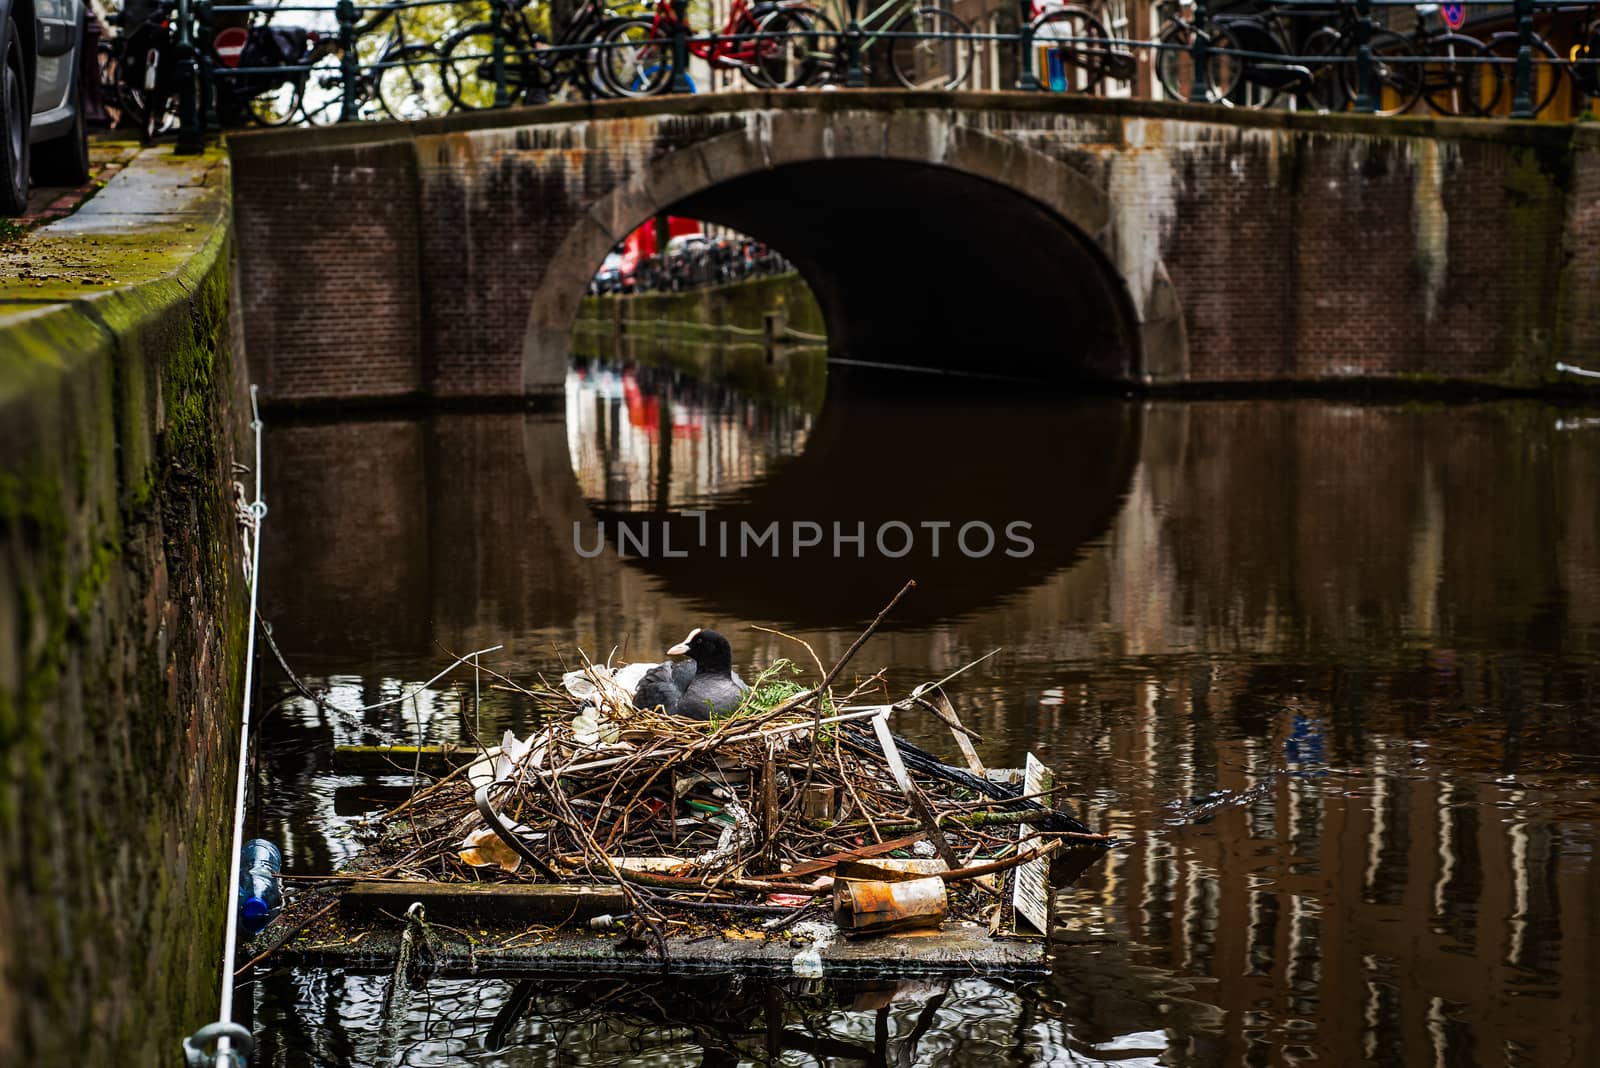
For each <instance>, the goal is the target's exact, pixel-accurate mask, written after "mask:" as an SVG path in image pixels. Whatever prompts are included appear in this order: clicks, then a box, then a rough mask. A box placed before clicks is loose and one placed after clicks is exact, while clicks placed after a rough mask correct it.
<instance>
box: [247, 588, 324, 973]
mask: <svg viewBox="0 0 1600 1068" xmlns="http://www.w3.org/2000/svg"><path fill="white" fill-rule="evenodd" d="M256 620H257V621H258V622H259V623H260V624H261V636H262V637H263V638H265V639H267V648H268V649H271V650H272V655H273V656H274V657H275V658H276V659H277V661H278V666H279V667H280V668H282V669H283V673H284V674H285V675H287V676H288V677H289V682H290V683H291V684H293V686H294V688H295V689H296V690H299V691H300V696H302V697H304V698H305V699H306V700H308V701H311V702H312V703H314V704H315V705H316V706H317V707H318V708H326V707H327V705H328V701H327V698H325V697H324V696H323V695H321V694H319V693H314V692H313V691H312V689H311V687H309V686H307V685H306V684H305V683H304V682H302V681H300V676H299V675H296V674H295V673H294V671H293V670H292V669H291V668H290V667H289V662H288V661H287V660H285V659H284V658H283V653H282V652H280V651H279V649H278V643H277V641H276V640H275V639H274V638H273V637H272V624H271V623H268V622H267V621H266V619H265V618H263V617H262V615H261V613H260V612H257V613H256ZM247 967H248V965H247Z"/></svg>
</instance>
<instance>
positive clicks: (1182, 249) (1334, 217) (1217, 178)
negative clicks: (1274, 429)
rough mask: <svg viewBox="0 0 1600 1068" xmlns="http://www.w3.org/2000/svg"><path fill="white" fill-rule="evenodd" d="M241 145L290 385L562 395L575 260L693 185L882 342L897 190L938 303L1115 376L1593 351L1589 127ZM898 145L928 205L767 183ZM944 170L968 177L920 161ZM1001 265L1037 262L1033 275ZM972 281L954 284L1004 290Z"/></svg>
mask: <svg viewBox="0 0 1600 1068" xmlns="http://www.w3.org/2000/svg"><path fill="white" fill-rule="evenodd" d="M230 147H231V149H232V152H233V155H234V171H233V173H234V182H235V221H236V225H237V232H238V242H239V250H240V255H239V271H240V280H241V282H242V286H241V288H242V292H243V293H244V299H245V309H244V310H245V323H246V344H247V346H248V350H249V352H250V355H251V360H252V364H253V365H254V366H256V367H257V368H258V369H259V371H258V373H261V374H264V376H265V380H266V387H267V391H268V394H269V396H270V397H271V398H272V399H273V400H275V401H279V402H317V401H343V400H356V399H373V398H401V397H414V396H431V397H465V396H516V395H521V394H523V393H525V392H540V391H546V390H552V389H555V388H558V387H559V382H560V376H561V373H562V369H563V368H564V365H565V357H566V340H567V336H568V330H569V328H570V324H571V322H572V319H573V316H575V314H576V312H577V306H578V300H579V297H580V296H581V293H582V289H583V286H584V284H585V282H586V280H587V277H588V276H589V274H590V273H592V271H593V269H594V268H595V267H596V266H597V265H598V263H599V260H600V259H601V257H602V256H603V255H604V253H605V251H606V250H607V248H609V247H610V245H611V244H612V243H613V242H614V241H615V240H617V239H618V238H619V237H621V236H622V235H623V234H625V233H626V232H627V231H628V230H629V229H631V228H632V227H633V226H634V225H637V224H638V223H640V222H641V221H643V220H644V219H645V218H648V217H649V215H650V214H651V213H653V212H655V211H658V210H663V209H665V208H666V207H668V206H669V205H674V204H684V203H685V202H687V204H688V205H689V206H692V207H694V208H695V210H697V211H699V212H700V213H701V214H702V216H703V217H713V216H717V215H718V213H719V212H720V211H723V209H724V208H725V209H726V212H725V218H726V219H727V220H734V221H737V222H739V223H740V224H741V226H742V227H743V228H744V229H746V230H748V231H749V232H752V233H756V234H758V236H759V235H761V234H762V231H763V230H764V229H771V230H772V232H773V233H778V232H780V231H781V232H783V233H785V234H786V236H787V240H788V242H789V243H791V244H793V245H795V246H796V247H793V248H791V247H789V246H788V244H786V243H781V242H775V243H778V244H779V247H780V248H782V249H783V250H784V251H785V252H790V253H791V254H792V255H793V256H794V258H795V259H796V261H797V262H798V263H800V264H801V266H802V269H803V270H805V272H806V273H807V276H808V279H809V280H810V281H811V282H812V283H813V285H814V286H815V287H817V288H818V292H819V300H820V301H821V303H822V304H823V306H824V311H825V313H829V309H830V307H832V308H833V309H834V312H833V313H832V314H830V334H831V335H833V339H834V343H835V345H836V347H848V346H847V345H846V344H845V343H844V342H842V341H841V340H840V339H841V338H843V337H866V336H868V334H867V333H866V332H865V328H864V327H863V326H862V320H865V319H869V318H871V316H872V315H873V314H874V312H873V308H872V305H871V304H870V302H868V303H865V304H863V303H862V298H860V297H859V296H856V297H854V298H852V293H859V291H860V290H861V289H862V288H863V287H862V285H861V284H860V278H861V277H864V276H860V275H851V274H850V273H849V270H850V262H851V261H852V260H855V261H859V260H860V259H861V258H862V251H861V250H862V249H863V248H865V247H867V246H868V245H870V246H872V247H874V248H881V247H883V245H884V243H885V242H884V238H883V235H877V236H873V237H872V238H871V239H870V240H869V239H868V237H867V236H865V235H862V234H860V233H859V232H847V231H845V230H843V229H842V228H845V227H848V226H860V225H861V224H862V220H868V221H870V220H871V219H872V218H874V216H873V215H871V214H870V212H872V211H877V210H879V209H880V207H881V208H882V209H883V210H888V208H889V207H896V208H905V209H906V210H907V211H909V212H910V214H909V215H905V216H903V217H904V218H909V219H918V218H920V219H922V220H923V225H922V226H920V227H917V226H913V227H909V228H903V229H897V230H896V231H895V232H891V233H889V234H888V235H887V238H888V243H889V244H890V245H891V246H894V245H897V244H899V245H904V243H905V242H907V241H911V242H914V241H915V240H918V238H916V237H915V236H914V234H915V233H916V232H925V233H928V234H932V235H934V236H933V238H931V240H938V239H940V237H941V235H942V237H943V238H944V239H946V240H947V241H948V243H950V244H954V245H955V246H957V247H958V248H959V249H961V250H962V254H961V255H958V256H946V257H945V258H944V259H943V260H941V261H939V266H938V267H937V271H936V273H938V274H939V275H941V276H944V275H948V276H950V279H949V281H948V285H949V286H950V287H951V288H950V292H951V293H952V294H954V293H960V292H961V291H962V290H961V287H963V286H972V287H974V288H973V290H972V291H973V292H974V293H978V292H980V290H979V289H978V288H977V287H979V286H980V285H981V284H982V283H983V279H984V278H985V277H995V276H1001V277H1010V278H1014V279H1016V285H1018V286H1021V287H1023V288H1024V289H1026V288H1027V287H1028V286H1030V285H1031V286H1033V287H1035V289H1037V290H1039V291H1037V292H1033V293H1029V294H1025V296H1026V297H1027V301H1028V303H1027V305H1026V306H1030V307H1046V308H1048V307H1050V306H1052V305H1054V306H1055V307H1056V308H1058V309H1061V314H1063V315H1066V314H1069V313H1070V306H1072V305H1075V304H1078V305H1083V306H1084V307H1085V308H1087V309H1088V310H1087V311H1085V312H1083V318H1082V324H1080V328H1079V329H1075V330H1073V331H1065V330H1064V331H1062V333H1063V335H1068V336H1070V335H1072V334H1081V333H1082V332H1083V330H1084V329H1087V328H1088V326H1090V325H1092V324H1095V323H1111V324H1112V325H1111V326H1107V327H1104V329H1103V331H1102V332H1103V334H1104V336H1103V337H1102V338H1101V339H1100V340H1099V341H1098V342H1095V343H1094V344H1098V345H1099V346H1100V348H1099V349H1097V350H1094V351H1086V352H1085V353H1080V354H1078V355H1077V356H1073V355H1071V354H1067V355H1062V356H1060V357H1059V358H1060V359H1063V360H1066V359H1079V360H1080V362H1081V363H1082V365H1083V366H1082V368H1081V369H1083V370H1085V371H1086V372H1088V373H1090V374H1092V375H1095V376H1098V377H1109V378H1112V379H1117V380H1124V381H1129V382H1146V383H1153V384H1185V383H1191V384H1201V383H1233V382H1269V381H1314V380H1328V379H1350V378H1380V379H1382V378H1389V379H1393V378H1405V379H1417V378H1445V379H1457V380H1467V381H1472V382H1479V383H1494V384H1502V385H1514V386H1532V385H1537V384H1539V383H1541V382H1544V381H1548V380H1550V379H1551V378H1552V377H1553V376H1554V375H1555V372H1554V370H1553V364H1554V363H1555V362H1556V361H1557V360H1570V361H1573V362H1579V363H1582V362H1585V361H1590V362H1593V361H1594V360H1595V359H1596V356H1595V354H1596V352H1597V350H1600V251H1597V250H1600V131H1597V130H1591V129H1586V128H1582V127H1553V126H1548V125H1543V124H1539V125H1535V124H1531V123H1521V124H1518V123H1510V122H1495V121H1462V120H1433V121H1431V120H1421V119H1374V118H1368V117H1364V116H1312V115H1295V114H1287V113H1237V112H1233V111H1228V110H1222V109H1213V108H1197V107H1193V106H1184V105H1171V104H1155V103H1148V102H1131V101H1107V100H1096V99H1087V98H1075V97H1048V98H1047V97H1040V96H1022V95H1014V94H989V93H953V94H941V93H926V94H924V93H915V94H912V93H902V92H882V91H860V92H840V93H828V94H772V95H763V94H730V95H721V96H716V97H692V98H682V99H666V100H651V101H628V102H608V103H601V104H596V105H589V106H564V107H546V108H540V109H528V110H515V111H505V112H495V113H487V114H473V115H462V116H452V117H449V118H445V119H439V120H432V121H428V122H422V123H415V124H410V125H401V124H373V125H364V126H360V127H343V128H333V129H327V130H295V131H264V132H258V133H248V134H243V135H238V136H235V137H233V138H231V139H230ZM881 160H890V161H898V163H899V164H901V165H902V166H901V168H900V169H899V170H895V171H892V172H891V177H890V178H888V179H884V181H890V182H903V187H904V188H905V189H906V190H908V192H907V193H906V194H905V197H907V198H911V199H912V200H915V198H916V197H919V196H920V197H924V199H925V203H920V204H919V203H912V204H910V205H909V207H907V206H906V205H900V204H898V203H897V200H898V199H900V198H897V197H896V196H894V195H887V196H886V195H885V191H889V192H890V193H891V194H892V191H893V190H894V189H897V188H900V186H896V185H893V184H890V185H883V184H882V183H880V186H879V187H869V185H865V184H864V185H861V186H860V187H859V191H858V195H857V196H856V197H855V198H854V199H858V200H859V199H866V198H869V197H875V198H877V202H876V203H868V204H867V205H866V208H865V209H864V210H867V211H868V212H869V214H867V215H861V214H859V213H858V214H857V215H856V216H845V215H842V214H840V213H839V211H836V210H834V209H835V208H837V207H838V206H839V205H840V204H842V203H843V202H845V201H849V200H851V199H852V195H851V190H852V188H856V187H853V186H851V185H850V183H849V182H845V183H843V184H841V185H840V187H839V189H837V190H834V191H828V192H826V195H824V194H822V193H819V194H818V195H817V196H816V197H814V198H810V199H807V198H806V197H804V196H802V195H799V194H798V193H797V190H800V187H798V186H793V185H791V186H789V187H779V186H777V185H772V184H770V183H769V185H767V186H761V185H760V180H761V179H762V178H763V176H769V177H770V176H772V175H778V174H782V173H786V168H787V173H796V174H799V173H804V174H806V175H808V176H809V177H808V178H807V179H806V181H807V182H808V183H810V184H809V185H807V186H806V187H805V189H819V188H822V189H825V188H826V187H825V185H822V186H819V185H818V184H817V183H818V182H824V181H825V179H826V176H827V175H829V174H830V173H834V172H835V171H837V173H838V174H840V175H847V174H848V175H851V176H852V178H851V181H854V180H856V176H857V172H855V171H849V170H848V169H847V167H846V165H847V164H850V163H852V162H854V163H856V164H859V165H861V166H866V165H867V162H868V161H881ZM806 168H809V169H806ZM829 168H833V169H834V170H830V169H829ZM938 175H949V176H952V181H954V182H955V184H954V185H951V184H950V183H948V182H947V183H945V185H944V186H938V185H937V183H932V184H930V183H929V182H926V181H921V178H925V177H928V176H935V177H937V176H938ZM880 177H881V176H880ZM860 178H861V181H863V182H866V180H867V179H866V172H864V171H863V172H861V175H860ZM957 179H959V181H956V180H957ZM961 182H966V183H967V184H966V185H965V186H962V185H961ZM936 186H937V189H936ZM924 187H926V189H925V190H924ZM869 188H871V189H875V190H876V191H872V192H869V191H868V190H869ZM738 190H742V192H737V193H736V192H735V191H738ZM911 190H923V191H920V192H911ZM930 190H931V191H930ZM800 191H801V192H803V191H804V190H800ZM974 194H976V195H974ZM736 201H737V203H736ZM1011 202H1015V203H1017V204H1025V205H1027V206H1028V207H1027V209H1026V210H1025V211H1020V212H1019V211H1016V210H1011V209H1009V208H1005V204H1007V203H1011ZM808 212H809V214H807V213H808ZM919 212H921V214H920V215H919V214H918V213H919ZM1029 212H1032V214H1031V215H1030V214H1028V213H1029ZM897 218H900V217H897ZM1002 218H1004V219H1006V220H1009V221H1006V222H995V223H993V225H992V226H989V225H988V222H987V221H988V220H990V219H994V220H1000V219H1002ZM786 220H787V221H789V222H790V223H793V224H795V225H791V226H790V227H789V229H788V230H786V231H785V230H784V228H783V223H784V222H785V221H786ZM986 226H987V227H988V228H987V229H986ZM997 227H998V228H999V229H1001V230H1005V228H1006V227H1010V230H1009V231H1006V232H1003V233H1000V234H998V235H993V234H990V233H989V230H992V229H995V228H997ZM830 228H832V229H833V230H839V231H840V232H838V233H832V232H830ZM923 240H930V239H927V238H924V239H923ZM930 247H931V246H930ZM901 251H902V252H905V251H906V250H905V249H903V248H902V249H901ZM924 254H925V253H924V252H922V251H919V250H918V249H916V248H911V249H910V250H909V254H906V255H903V256H897V257H895V258H894V259H893V260H890V261H887V262H884V261H880V262H879V263H877V264H876V265H874V266H873V269H874V270H876V271H878V272H880V275H881V274H882V273H883V272H886V271H888V272H892V271H894V270H895V269H896V268H895V266H894V264H896V263H902V262H909V263H915V262H919V259H918V257H920V256H922V255H924ZM1013 254H1015V255H1024V254H1037V255H1038V256H1039V260H1038V262H1037V264H1030V266H1029V267H1028V268H1027V270H1025V271H1020V270H1016V268H1015V265H1014V264H1012V263H1010V262H1009V258H1010V257H1011V256H1012V255H1013ZM1052 264H1060V265H1065V268H1066V270H1065V273H1062V274H1060V276H1059V277H1055V276H1049V274H1048V269H1049V268H1050V266H1051V265H1052ZM873 284H874V285H875V286H876V285H877V284H879V283H878V281H876V280H875V281H874V283H873ZM982 292H983V293H984V294H985V295H984V296H983V297H982V299H981V300H980V298H979V297H977V296H975V297H974V298H973V300H972V301H970V302H968V303H969V304H971V303H981V302H982V301H983V300H988V301H992V300H993V299H994V296H993V292H991V291H982ZM852 299H854V300H855V304H854V305H851V304H850V302H851V300H852ZM883 303H884V304H888V303H892V302H890V301H887V300H885V301H884V302H883ZM929 303H930V305H931V306H937V307H939V308H940V310H941V315H942V316H946V317H948V316H952V315H954V316H957V317H959V316H960V315H962V314H968V315H974V316H975V315H981V314H982V311H983V309H982V308H977V309H974V308H971V307H966V308H962V307H959V306H952V305H951V303H950V302H949V301H947V300H946V301H943V302H929ZM841 309H842V310H841ZM917 311H918V312H919V313H920V314H924V315H925V314H926V311H927V308H926V307H924V308H920V309H917ZM885 314H888V312H887V311H886V312H885ZM1008 317H1009V316H1008ZM1034 347H1035V348H1037V347H1038V346H1034ZM987 358H989V359H993V358H995V357H994V348H993V347H990V351H989V352H988V354H987ZM996 369H997V370H1004V368H996Z"/></svg>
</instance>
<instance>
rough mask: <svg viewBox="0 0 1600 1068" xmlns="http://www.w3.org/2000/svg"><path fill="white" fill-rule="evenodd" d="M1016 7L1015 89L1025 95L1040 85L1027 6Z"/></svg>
mask: <svg viewBox="0 0 1600 1068" xmlns="http://www.w3.org/2000/svg"><path fill="white" fill-rule="evenodd" d="M859 2H860V0H857V3H859ZM1017 6H1018V7H1019V8H1020V9H1021V12H1022V14H1021V18H1022V31H1021V33H1020V34H1019V35H1018V36H1019V37H1020V39H1021V41H1022V53H1021V54H1020V55H1019V56H1018V57H1017V88H1018V89H1021V90H1022V91H1023V92H1025V93H1034V92H1038V91H1039V89H1040V85H1039V75H1038V73H1037V72H1036V71H1035V70H1034V69H1033V58H1034V57H1033V51H1034V49H1033V20H1032V19H1030V18H1028V11H1029V5H1028V4H1026V3H1023V2H1022V0H1018V5H1017Z"/></svg>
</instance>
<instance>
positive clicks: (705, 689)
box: [633, 627, 750, 719]
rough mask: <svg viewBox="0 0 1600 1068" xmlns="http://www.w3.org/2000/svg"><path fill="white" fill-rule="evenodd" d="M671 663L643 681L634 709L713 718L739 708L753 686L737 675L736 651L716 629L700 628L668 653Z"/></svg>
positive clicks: (654, 670) (640, 684)
mask: <svg viewBox="0 0 1600 1068" xmlns="http://www.w3.org/2000/svg"><path fill="white" fill-rule="evenodd" d="M667 655H668V656H687V657H688V658H689V659H687V660H668V661H666V662H665V663H661V664H657V665H656V666H655V667H654V668H652V669H650V671H649V672H648V673H647V674H646V675H645V677H644V678H642V679H640V680H639V688H638V689H637V690H635V691H634V695H633V706H634V707H635V708H640V709H648V708H659V709H661V710H662V711H663V712H665V713H667V714H668V715H671V716H685V717H687V718H689V719H710V718H711V717H712V716H713V715H726V714H727V713H729V712H732V711H733V710H734V709H736V708H738V707H739V703H740V702H741V701H743V700H744V695H745V694H746V693H747V692H748V691H749V689H750V687H749V686H747V685H745V681H744V680H743V679H741V678H740V677H739V676H738V675H736V674H734V672H733V649H732V647H731V646H729V645H728V639H726V638H724V637H723V636H722V635H720V634H718V633H717V632H716V631H714V630H701V629H700V628H699V627H696V628H695V629H694V630H692V631H690V632H689V636H688V637H687V638H685V639H684V640H683V641H682V642H680V643H678V644H677V645H674V646H673V647H672V648H671V649H668V650H667Z"/></svg>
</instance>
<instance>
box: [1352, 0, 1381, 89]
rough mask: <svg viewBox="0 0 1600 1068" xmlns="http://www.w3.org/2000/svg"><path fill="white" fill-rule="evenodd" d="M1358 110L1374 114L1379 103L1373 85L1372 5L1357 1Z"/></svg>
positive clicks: (1367, 0)
mask: <svg viewBox="0 0 1600 1068" xmlns="http://www.w3.org/2000/svg"><path fill="white" fill-rule="evenodd" d="M1356 14H1357V18H1356V100H1355V106H1356V110H1357V111H1360V112H1363V113H1365V114H1368V115H1370V114H1372V113H1373V112H1375V111H1377V110H1378V101H1377V97H1376V94H1374V92H1373V89H1374V86H1373V84H1372V4H1371V0H1356Z"/></svg>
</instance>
